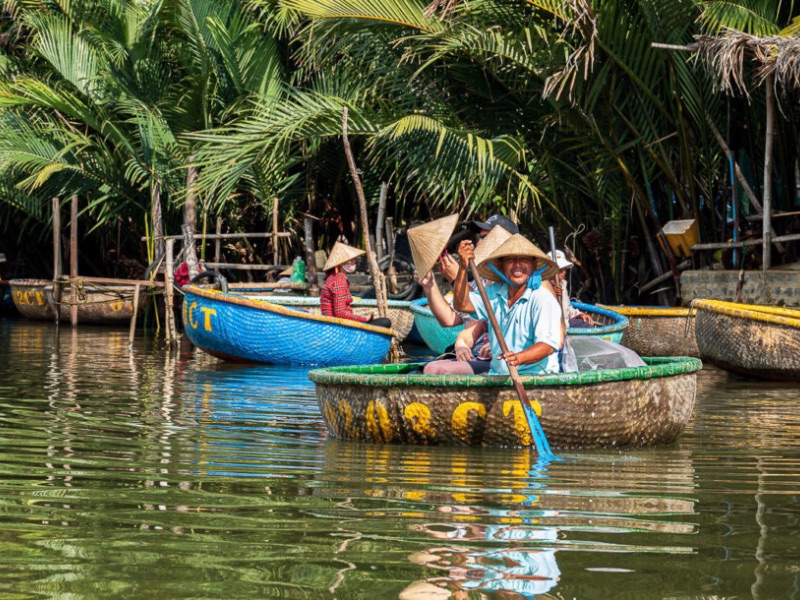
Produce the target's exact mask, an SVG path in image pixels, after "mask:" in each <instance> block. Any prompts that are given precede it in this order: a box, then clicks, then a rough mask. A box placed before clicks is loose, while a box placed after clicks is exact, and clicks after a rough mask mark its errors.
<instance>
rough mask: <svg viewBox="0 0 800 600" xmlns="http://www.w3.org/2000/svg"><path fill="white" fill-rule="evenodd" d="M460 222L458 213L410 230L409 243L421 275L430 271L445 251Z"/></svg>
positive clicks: (415, 264) (423, 275)
mask: <svg viewBox="0 0 800 600" xmlns="http://www.w3.org/2000/svg"><path fill="white" fill-rule="evenodd" d="M456 223H458V214H454V215H450V216H448V217H442V218H441V219H436V220H435V221H431V222H430V223H425V224H424V225H418V226H417V227H412V228H411V229H409V230H408V243H409V245H410V246H411V257H412V258H413V259H414V266H415V267H416V269H417V273H419V276H420V277H425V275H427V274H428V272H430V270H431V269H432V268H433V265H435V264H436V261H437V260H438V258H439V256H440V255H441V254H442V252H444V249H445V247H446V246H447V241H448V240H449V239H450V236H451V235H453V230H454V229H455V228H456Z"/></svg>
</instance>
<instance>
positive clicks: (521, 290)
mask: <svg viewBox="0 0 800 600" xmlns="http://www.w3.org/2000/svg"><path fill="white" fill-rule="evenodd" d="M458 254H459V271H458V276H457V277H456V281H455V283H454V296H453V304H454V306H455V308H456V310H460V311H464V312H468V313H470V314H471V315H472V316H473V317H474V318H476V319H482V320H486V321H488V320H489V316H488V315H489V313H488V311H489V310H491V311H492V312H494V314H495V316H496V317H497V321H498V323H499V325H500V329H501V331H502V333H503V337H504V338H505V342H506V345H507V346H508V350H509V351H508V352H507V353H505V354H503V353H502V351H501V349H500V342H499V340H498V339H497V336H496V335H495V333H494V330H493V329H492V328H491V327H490V328H489V343H490V346H491V349H492V363H491V368H490V370H489V375H508V365H514V366H515V367H516V368H517V370H518V371H519V373H520V374H523V375H535V374H539V373H557V372H558V371H559V360H558V351H559V350H560V349H561V347H562V345H563V340H564V330H563V328H562V322H563V321H562V316H561V307H560V306H559V304H558V301H557V300H556V296H555V291H554V290H553V287H552V285H550V283H549V282H548V281H547V280H548V279H550V278H552V277H553V276H554V275H556V273H558V266H557V265H556V263H555V262H553V260H551V259H550V258H549V257H548V256H547V255H546V254H545V253H544V252H542V251H541V250H540V249H539V248H537V247H536V246H535V245H534V244H532V243H531V242H530V241H528V240H527V239H525V238H524V237H523V236H521V235H519V234H515V235H513V236H511V237H510V238H509V239H508V240H506V241H505V242H504V243H503V244H502V245H501V246H500V247H499V248H497V249H496V250H495V251H494V252H493V253H492V254H491V255H489V257H488V258H487V259H486V261H485V262H484V264H483V265H482V266H481V267H480V269H479V270H480V274H481V275H482V276H483V277H485V278H486V279H489V280H491V281H495V282H497V283H493V284H491V285H489V286H486V294H487V296H488V297H489V304H490V306H489V307H487V306H485V305H484V303H483V300H482V298H481V296H480V294H479V293H478V292H470V291H469V287H468V284H467V271H468V269H469V266H468V261H469V260H470V259H474V257H475V248H474V246H473V245H472V244H471V243H470V242H469V241H464V242H462V243H461V245H460V246H459V249H458Z"/></svg>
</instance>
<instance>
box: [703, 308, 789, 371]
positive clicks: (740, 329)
mask: <svg viewBox="0 0 800 600" xmlns="http://www.w3.org/2000/svg"><path fill="white" fill-rule="evenodd" d="M692 305H693V307H694V308H695V309H696V310H697V317H696V321H697V322H696V326H695V335H696V337H697V346H698V348H699V349H700V352H701V353H702V355H703V358H704V359H706V360H708V361H710V362H712V363H714V364H716V365H718V366H720V367H722V368H723V369H727V370H729V371H735V372H737V373H742V374H744V375H749V376H752V377H759V378H762V379H777V380H787V381H800V310H794V309H790V308H779V307H775V306H759V305H755V304H735V303H733V302H725V301H722V300H695V301H694V302H693V303H692Z"/></svg>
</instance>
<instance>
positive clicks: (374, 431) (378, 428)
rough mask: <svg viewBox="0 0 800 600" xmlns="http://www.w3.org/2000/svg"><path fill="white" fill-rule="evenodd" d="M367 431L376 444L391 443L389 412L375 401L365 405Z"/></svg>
mask: <svg viewBox="0 0 800 600" xmlns="http://www.w3.org/2000/svg"><path fill="white" fill-rule="evenodd" d="M367 429H368V430H369V433H370V435H371V436H372V439H374V440H375V441H376V442H391V441H392V438H393V437H394V436H393V435H392V423H391V421H390V420H389V411H387V410H386V407H385V406H384V405H383V404H381V403H380V402H376V401H375V400H373V401H371V402H370V403H369V404H367Z"/></svg>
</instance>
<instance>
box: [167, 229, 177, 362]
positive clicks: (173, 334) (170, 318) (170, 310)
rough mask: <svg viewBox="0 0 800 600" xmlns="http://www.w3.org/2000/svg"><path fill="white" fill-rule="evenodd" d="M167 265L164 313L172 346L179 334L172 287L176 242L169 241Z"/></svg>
mask: <svg viewBox="0 0 800 600" xmlns="http://www.w3.org/2000/svg"><path fill="white" fill-rule="evenodd" d="M166 246H167V265H166V269H165V270H164V288H165V295H166V299H165V301H164V304H165V305H166V306H165V308H166V310H165V311H164V315H165V318H166V320H167V323H166V325H167V346H170V347H171V346H172V345H173V344H174V343H176V342H177V341H178V332H177V330H176V328H175V309H174V307H173V300H174V297H175V289H174V287H173V285H172V278H173V277H174V276H175V270H174V261H175V240H167V244H166Z"/></svg>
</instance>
